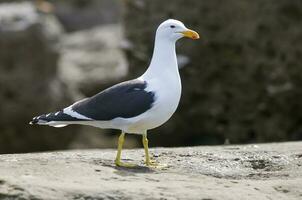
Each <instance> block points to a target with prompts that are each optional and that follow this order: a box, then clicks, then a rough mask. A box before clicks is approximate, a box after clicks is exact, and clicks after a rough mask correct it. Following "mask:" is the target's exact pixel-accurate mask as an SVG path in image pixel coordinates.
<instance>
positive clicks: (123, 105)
mask: <svg viewBox="0 0 302 200" xmlns="http://www.w3.org/2000/svg"><path fill="white" fill-rule="evenodd" d="M183 37H187V38H191V39H194V40H195V39H199V35H198V33H197V32H195V31H193V30H190V29H188V28H186V26H185V25H184V24H183V23H182V22H181V21H178V20H175V19H168V20H166V21H164V22H162V23H161V24H160V25H159V27H158V28H157V30H156V36H155V43H154V51H153V56H152V59H151V62H150V65H149V67H148V69H147V70H146V71H145V73H143V75H141V76H140V77H138V78H136V79H133V80H129V81H125V82H122V83H119V84H116V85H114V86H112V87H109V88H108V89H105V90H103V91H101V92H100V93H98V94H96V95H94V96H92V97H90V98H86V99H83V100H80V101H78V102H75V103H74V104H72V105H71V106H69V107H66V108H64V109H62V110H60V111H58V112H53V113H48V114H43V115H40V116H37V117H34V118H33V119H32V121H31V122H30V124H38V125H48V126H52V127H64V126H67V125H70V124H80V125H90V126H94V127H98V128H102V129H117V130H121V134H120V136H119V138H118V148H117V155H116V159H115V164H116V165H117V166H120V167H132V166H133V164H130V163H124V162H122V161H121V152H122V147H123V144H124V138H125V134H126V133H128V134H139V135H142V143H143V146H144V150H145V164H146V165H147V166H150V167H152V166H156V165H157V163H156V162H155V161H153V160H151V159H150V155H149V149H148V139H147V131H148V130H150V129H154V128H156V127H159V126H161V125H162V124H164V123H165V122H166V121H168V120H169V119H170V117H171V116H172V115H173V113H174V112H175V111H176V108H177V107H178V104H179V101H180V96H181V80H180V75H179V71H178V64H177V58H176V51H175V43H176V41H177V40H179V39H180V38H183Z"/></svg>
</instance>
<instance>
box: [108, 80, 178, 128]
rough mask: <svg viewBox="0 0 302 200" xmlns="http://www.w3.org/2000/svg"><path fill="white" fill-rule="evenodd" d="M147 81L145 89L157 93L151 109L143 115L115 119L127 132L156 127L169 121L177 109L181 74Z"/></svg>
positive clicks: (115, 122)
mask: <svg viewBox="0 0 302 200" xmlns="http://www.w3.org/2000/svg"><path fill="white" fill-rule="evenodd" d="M140 79H141V78H140ZM146 81H147V84H148V86H147V88H146V89H145V90H147V91H151V92H154V93H155V102H154V103H153V105H152V108H151V109H150V110H148V111H147V112H145V113H143V114H141V115H138V116H136V117H133V118H128V119H123V118H117V119H115V120H114V121H113V123H114V124H119V125H122V126H123V127H120V128H121V129H122V130H124V131H125V132H128V133H138V134H141V133H142V132H143V131H145V130H149V129H153V128H156V127H158V126H160V125H162V124H163V123H165V122H166V121H168V120H169V119H170V118H171V116H172V115H173V113H174V112H175V111H176V109H177V106H178V104H179V100H180V96H181V81H180V78H179V75H178V76H171V77H169V78H166V79H158V78H154V79H151V80H146Z"/></svg>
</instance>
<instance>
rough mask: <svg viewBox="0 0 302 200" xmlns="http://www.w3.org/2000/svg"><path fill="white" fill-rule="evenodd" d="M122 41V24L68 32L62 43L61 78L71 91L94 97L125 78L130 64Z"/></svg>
mask: <svg viewBox="0 0 302 200" xmlns="http://www.w3.org/2000/svg"><path fill="white" fill-rule="evenodd" d="M121 41H122V28H121V25H120V24H111V25H103V26H100V27H97V28H93V29H89V30H84V31H77V32H75V33H71V34H65V35H64V37H62V38H61V44H60V46H61V57H60V61H59V73H60V77H61V79H62V80H63V81H64V82H65V83H66V85H68V86H69V87H70V88H71V91H75V92H76V91H78V93H79V94H82V95H83V94H84V95H85V96H90V95H94V94H95V93H98V92H100V91H101V90H102V89H104V88H105V87H106V86H108V85H109V84H113V83H116V82H118V81H120V80H121V79H122V78H125V77H126V75H127V72H128V64H127V61H126V58H125V55H124V52H123V51H122V49H121V47H120V45H121Z"/></svg>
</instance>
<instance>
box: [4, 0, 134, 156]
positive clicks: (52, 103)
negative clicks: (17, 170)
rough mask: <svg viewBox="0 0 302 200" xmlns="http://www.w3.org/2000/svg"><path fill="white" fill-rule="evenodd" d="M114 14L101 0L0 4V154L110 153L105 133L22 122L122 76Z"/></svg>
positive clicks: (110, 138) (112, 140)
mask: <svg viewBox="0 0 302 200" xmlns="http://www.w3.org/2000/svg"><path fill="white" fill-rule="evenodd" d="M118 10H119V7H118V4H117V1H108V0H99V1H95V0H90V1H81V0H74V1H44V0H36V1H8V0H4V1H3V0H0V102H1V103H0V153H14V152H29V151H42V150H52V149H66V148H89V147H90V148H91V147H92V148H97V147H100V148H102V147H114V146H115V144H116V135H115V134H111V132H110V131H105V130H100V129H96V128H90V127H85V126H68V127H66V128H62V129H56V128H52V127H47V126H30V125H29V124H28V122H29V121H30V120H31V119H32V117H34V116H36V115H40V114H43V113H48V112H53V111H56V110H59V109H62V108H64V107H66V106H69V105H70V104H72V103H73V102H75V101H77V100H79V99H81V98H85V97H89V96H91V95H94V94H95V93H97V92H99V91H101V90H103V89H104V88H106V87H107V86H108V85H111V84H114V83H116V82H119V81H120V80H121V79H123V78H125V77H126V75H127V71H128V65H127V61H126V58H125V56H124V54H123V52H122V50H121V48H120V43H121V41H122V32H123V31H122V26H121V24H120V22H119V11H118ZM113 16H114V17H113ZM106 133H107V134H106ZM134 145H135V141H134V140H133V139H132V140H131V139H129V140H128V142H127V144H126V146H134Z"/></svg>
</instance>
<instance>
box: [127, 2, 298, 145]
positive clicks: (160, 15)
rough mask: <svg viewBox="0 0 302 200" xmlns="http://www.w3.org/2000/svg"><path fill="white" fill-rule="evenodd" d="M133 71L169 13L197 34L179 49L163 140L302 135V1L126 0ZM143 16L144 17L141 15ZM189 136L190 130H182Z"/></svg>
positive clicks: (144, 62)
mask: <svg viewBox="0 0 302 200" xmlns="http://www.w3.org/2000/svg"><path fill="white" fill-rule="evenodd" d="M124 5H125V10H124V22H125V28H126V29H125V31H126V33H125V34H126V37H127V39H128V40H129V42H128V43H129V44H130V45H129V47H131V48H129V49H128V58H129V61H130V68H129V71H130V72H131V73H132V77H134V76H136V75H138V74H140V73H141V72H142V71H144V70H145V69H146V67H147V66H148V61H149V58H150V56H151V53H152V49H153V38H154V32H155V29H156V27H157V25H158V24H159V23H160V22H162V21H164V20H165V19H167V18H169V17H173V18H176V19H179V20H181V21H183V22H184V23H185V24H186V25H187V26H188V27H190V28H193V29H194V30H196V31H198V32H199V33H200V35H201V40H199V41H190V40H187V39H183V40H182V41H180V42H179V43H178V48H177V51H178V53H180V54H183V55H185V56H188V57H189V59H190V63H188V64H187V65H186V66H185V67H184V68H183V69H182V70H181V76H182V83H183V95H182V100H181V103H180V107H179V109H178V111H177V113H176V114H175V115H174V117H173V118H172V119H171V120H170V121H169V122H168V123H167V124H165V125H164V126H162V128H160V129H157V130H155V131H153V132H161V133H173V134H177V137H173V138H170V137H169V134H166V137H165V138H164V136H163V134H157V135H156V134H154V137H153V139H157V140H158V141H159V142H161V145H185V144H188V143H189V144H203V143H207V144H210V143H212V144H213V143H214V144H215V143H216V144H217V143H222V142H223V141H224V140H225V138H228V139H229V140H230V141H231V143H239V142H251V141H282V140H287V139H289V140H297V139H301V138H302V132H301V130H302V127H301V120H302V104H301V100H302V90H301V87H300V86H301V84H302V76H301V73H302V72H301V59H300V58H301V55H302V29H301V19H302V11H301V10H302V1H300V0H291V1H286V0H281V1H275V0H267V1H261V0H257V1H249V0H243V1H238V0H229V1H220V0H212V1H205V0H201V1H196V0H173V1H172V0H167V1H162V0H152V1H148V0H127V1H125V3H124ZM138 16H139V17H138ZM184 133H185V134H184Z"/></svg>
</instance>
